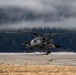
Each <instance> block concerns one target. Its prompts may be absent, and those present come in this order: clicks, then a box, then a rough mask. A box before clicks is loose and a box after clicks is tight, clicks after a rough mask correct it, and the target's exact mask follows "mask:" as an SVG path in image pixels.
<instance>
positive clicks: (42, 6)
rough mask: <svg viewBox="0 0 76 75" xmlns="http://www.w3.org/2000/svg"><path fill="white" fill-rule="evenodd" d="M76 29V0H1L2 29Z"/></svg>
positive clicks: (0, 19) (0, 27) (0, 17)
mask: <svg viewBox="0 0 76 75" xmlns="http://www.w3.org/2000/svg"><path fill="white" fill-rule="evenodd" d="M24 27H25V28H26V27H27V28H29V27H30V28H32V27H43V28H44V27H50V28H53V27H62V28H74V29H76V0H0V29H20V28H24Z"/></svg>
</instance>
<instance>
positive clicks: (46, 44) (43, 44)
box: [5, 31, 66, 55]
mask: <svg viewBox="0 0 76 75" xmlns="http://www.w3.org/2000/svg"><path fill="white" fill-rule="evenodd" d="M5 33H12V34H25V33H28V34H29V35H31V34H32V35H34V36H35V38H33V39H31V40H30V41H25V42H24V43H22V46H24V47H25V48H29V50H30V52H32V51H33V49H35V48H39V49H40V51H43V52H46V55H48V54H50V53H51V51H50V48H61V45H55V44H54V41H53V40H54V36H56V35H61V34H66V33H51V34H41V33H35V32H30V31H29V32H25V31H22V32H5ZM46 36H49V38H47V37H46Z"/></svg>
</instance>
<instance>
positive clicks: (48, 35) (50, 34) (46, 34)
mask: <svg viewBox="0 0 76 75" xmlns="http://www.w3.org/2000/svg"><path fill="white" fill-rule="evenodd" d="M71 33H72V32H67V33H52V34H44V35H45V36H50V35H51V36H52V35H53V36H55V35H62V34H71Z"/></svg>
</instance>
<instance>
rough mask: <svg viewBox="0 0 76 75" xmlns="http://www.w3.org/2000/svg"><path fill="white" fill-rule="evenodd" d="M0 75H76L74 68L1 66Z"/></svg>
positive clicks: (75, 67)
mask: <svg viewBox="0 0 76 75" xmlns="http://www.w3.org/2000/svg"><path fill="white" fill-rule="evenodd" d="M0 75H76V66H51V65H16V64H15V65H4V64H1V65H0Z"/></svg>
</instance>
